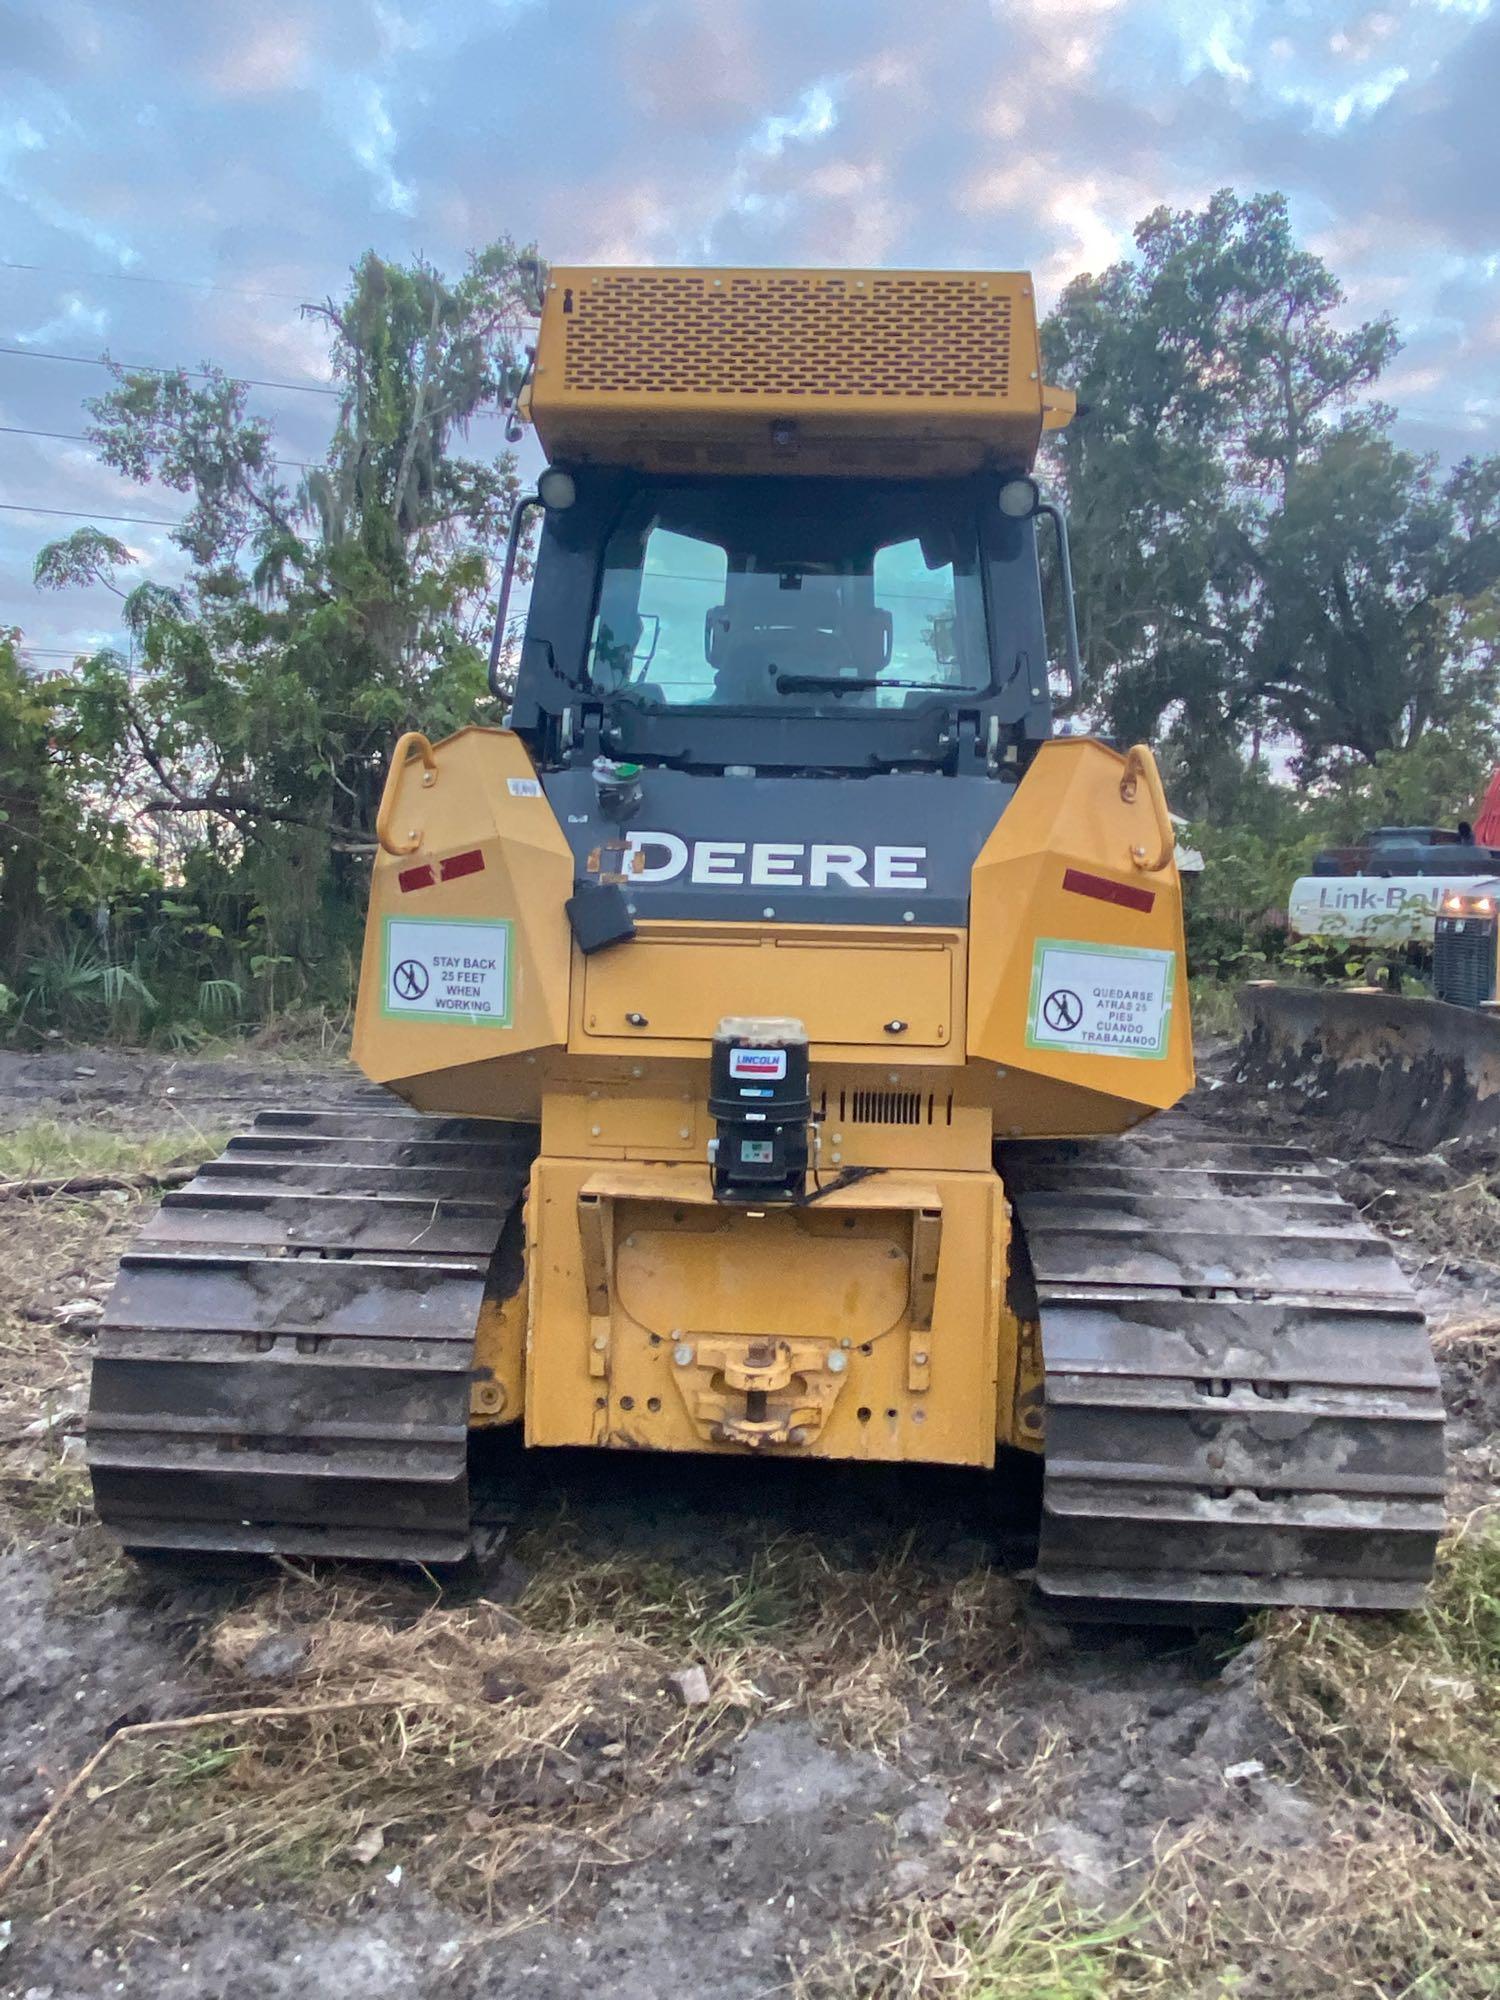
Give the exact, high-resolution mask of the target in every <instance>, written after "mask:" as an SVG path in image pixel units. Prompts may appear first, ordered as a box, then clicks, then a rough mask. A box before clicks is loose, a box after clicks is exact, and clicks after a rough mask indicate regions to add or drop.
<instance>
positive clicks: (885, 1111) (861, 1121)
mask: <svg viewBox="0 0 1500 2000" xmlns="http://www.w3.org/2000/svg"><path fill="white" fill-rule="evenodd" d="M819 1103H820V1107H821V1112H822V1115H823V1117H824V1118H834V1119H836V1120H837V1122H838V1123H839V1124H840V1125H951V1124H952V1123H953V1094H952V1092H951V1091H945V1092H944V1093H943V1094H942V1095H941V1096H939V1094H938V1093H937V1092H936V1091H933V1090H928V1091H921V1090H841V1091H840V1092H839V1094H838V1099H837V1102H836V1103H834V1104H830V1103H829V1101H828V1092H827V1091H826V1090H825V1091H824V1092H823V1093H822V1095H821V1097H820V1099H819Z"/></svg>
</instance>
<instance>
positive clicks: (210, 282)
mask: <svg viewBox="0 0 1500 2000" xmlns="http://www.w3.org/2000/svg"><path fill="white" fill-rule="evenodd" d="M0 271H36V272H39V273H41V274H42V275H43V276H44V277H50V278H66V279H67V280H68V281H69V283H70V284H76V285H93V284H98V285H104V284H109V285H168V286H176V287H179V288H181V289H185V290H187V291H195V292H224V293H227V294H228V295H229V297H231V298H236V299H276V300H278V301H279V302H280V303H282V304H283V305H293V306H305V305H307V304H309V301H308V299H306V298H305V297H304V296H303V295H302V294H301V293H298V292H266V291H259V290H251V289H250V288H249V287H248V286H246V285H223V284H220V283H219V281H218V280H217V279H216V278H160V277H154V276H151V275H149V274H148V273H146V272H144V271H69V270H65V269H64V268H63V267H62V266H61V265H59V264H23V263H19V262H17V261H16V260H15V259H14V258H10V257H0ZM516 318H517V319H518V320H521V321H524V322H525V323H526V324H527V325H529V326H535V325H537V324H538V321H537V316H536V314H535V313H517V315H516Z"/></svg>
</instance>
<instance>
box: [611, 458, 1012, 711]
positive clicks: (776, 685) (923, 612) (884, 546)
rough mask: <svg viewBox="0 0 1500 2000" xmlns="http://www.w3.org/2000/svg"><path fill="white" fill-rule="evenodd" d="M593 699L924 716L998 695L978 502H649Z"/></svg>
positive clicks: (955, 497) (627, 541) (633, 505)
mask: <svg viewBox="0 0 1500 2000" xmlns="http://www.w3.org/2000/svg"><path fill="white" fill-rule="evenodd" d="M589 672H590V677H591V679H592V682H593V685H594V687H595V688H596V689H598V690H599V691H600V692H601V693H604V694H615V695H618V694H621V693H624V692H626V691H629V692H630V693H631V694H632V695H633V696H634V697H635V698H636V699H638V700H640V701H642V702H644V703H647V704H649V705H653V706H655V705H658V704H660V705H663V706H670V707H681V706H703V705H708V704H714V705H717V706H720V707H751V708H774V707H784V706H797V707H802V706H806V705H809V704H814V705H823V704H827V703H837V704H839V705H840V706H845V705H848V706H877V707H891V706H902V705H921V704H923V703H925V702H926V701H928V700H930V699H931V697H932V696H933V694H935V693H944V692H961V691H965V690H967V691H969V692H979V691H981V690H985V689H988V688H989V686H990V683H991V672H990V661H989V651H988V645H987V641H986V634H985V620H984V606H983V595H982V591H981V586H980V580H979V560H978V545H977V533H976V524H975V504H974V500H973V496H972V494H970V493H968V492H967V491H966V490H965V489H962V488H957V487H954V486H952V485H948V486H907V485H898V484H895V483H886V482H880V481H872V482H868V483H856V482H853V481H842V480H841V481H833V480H821V479H801V478H796V479H733V480H721V481H714V482H704V483H702V484H696V483H693V482H690V481H684V482H682V483H681V484H677V485H673V484H666V483H662V484H653V485H647V486H643V487H642V488H640V489H638V490H637V492H636V494H635V495H634V497H633V498H632V499H631V501H630V502H629V503H628V505H627V507H626V510H625V513H624V515H623V517H622V518H621V520H620V521H619V523H618V525H617V526H616V527H615V529H614V531H613V533H612V534H611V535H610V537H609V540H608V542H607V544H606V547H605V552H604V564H603V571H602V575H601V579H600V589H599V602H598V611H597V614H596V616H595V619H594V628H593V635H592V639H591V643H590V652H589Z"/></svg>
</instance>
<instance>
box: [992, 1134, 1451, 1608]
mask: <svg viewBox="0 0 1500 2000" xmlns="http://www.w3.org/2000/svg"><path fill="white" fill-rule="evenodd" d="M1169 1163H1170V1164H1169ZM1001 1171H1002V1173H1003V1174H1004V1176H1005V1179H1006V1183H1007V1186H1008V1187H1009V1188H1010V1189H1011V1190H1012V1195H1013V1201H1014V1206H1015V1212H1016V1220H1017V1224H1018V1228H1019V1233H1020V1235H1021V1238H1022V1241H1023V1243H1024V1253H1025V1254H1024V1257H1023V1259H1022V1260H1021V1266H1022V1271H1023V1273H1025V1274H1029V1275H1027V1276H1025V1277H1024V1279H1023V1283H1029V1285H1030V1287H1031V1288H1032V1295H1033V1296H1034V1303H1033V1302H1032V1297H1028V1296H1027V1295H1026V1294H1025V1293H1024V1292H1023V1293H1022V1295H1020V1296H1019V1297H1018V1304H1019V1305H1020V1307H1021V1309H1023V1310H1026V1311H1035V1313H1036V1315H1037V1317H1038V1319H1039V1321H1040V1326H1041V1335H1042V1348H1043V1358H1044V1362H1045V1368H1046V1403H1047V1425H1046V1471H1045V1479H1044V1488H1043V1515H1042V1529H1041V1542H1040V1552H1039V1559H1038V1565H1037V1583H1038V1585H1039V1587H1040V1588H1041V1589H1042V1590H1043V1591H1044V1592H1045V1593H1047V1594H1048V1595H1049V1596H1053V1597H1056V1598H1059V1599H1063V1600H1067V1601H1069V1602H1071V1603H1073V1604H1074V1605H1075V1606H1076V1607H1078V1609H1079V1611H1080V1615H1088V1616H1091V1617H1094V1616H1099V1615H1101V1611H1103V1612H1108V1611H1109V1610H1110V1607H1113V1611H1114V1615H1116V1616H1125V1617H1128V1616H1130V1615H1131V1614H1130V1607H1131V1606H1132V1605H1133V1604H1134V1605H1149V1606H1151V1607H1152V1608H1153V1611H1154V1613H1155V1614H1156V1615H1162V1614H1163V1613H1164V1612H1175V1613H1177V1614H1180V1615H1181V1616H1182V1617H1184V1618H1185V1619H1188V1620H1191V1619H1192V1618H1194V1617H1197V1616H1199V1615H1200V1614H1202V1613H1205V1612H1213V1611H1214V1610H1222V1609H1225V1608H1232V1607H1242V1606H1243V1607H1249V1606H1254V1605H1262V1604H1309V1605H1326V1606H1330V1607H1339V1608H1359V1607H1365V1608H1369V1609H1379V1610H1389V1609H1399V1608H1403V1607H1406V1606H1409V1605H1411V1604H1414V1603H1416V1602H1417V1601H1418V1600H1419V1599H1420V1596H1421V1592H1422V1588H1423V1586H1424V1584H1425V1583H1426V1581H1427V1579H1428V1578H1429V1576H1430V1575H1431V1571H1432V1563H1433V1558H1434V1554H1435V1551H1436V1546H1437V1540H1438V1536H1439V1535H1440V1534H1441V1532H1442V1527H1443V1490H1444V1477H1443V1471H1444V1464H1443V1410H1442V1402H1441V1397H1440V1394H1439V1389H1438V1378H1437V1370H1436V1367H1435V1366H1434V1363H1433V1360H1432V1354H1431V1350H1430V1348H1429V1346H1428V1342H1427V1337H1426V1330H1425V1326H1424V1322H1423V1319H1422V1316H1421V1313H1420V1311H1419V1310H1418V1308H1417V1304H1416V1300H1415V1298H1414V1296H1413V1294H1412V1292H1411V1288H1410V1286H1409V1285H1408V1283H1407V1281H1406V1278H1405V1276H1404V1275H1403V1273H1402V1271H1401V1269H1400V1267H1399V1265H1398V1264H1397V1263H1396V1260H1395V1258H1394V1256H1393V1255H1392V1253H1391V1250H1390V1248H1389V1246H1388V1245H1387V1244H1386V1243H1385V1242H1384V1241H1383V1240H1382V1239H1381V1238H1380V1237H1379V1236H1377V1235H1376V1234H1375V1232H1374V1231H1373V1230H1371V1229H1370V1228H1368V1227H1367V1226H1366V1224H1365V1223H1364V1222H1363V1221H1362V1220H1360V1219H1359V1217H1358V1216H1357V1215H1355V1214H1354V1212H1353V1211H1352V1210H1351V1209H1349V1207H1348V1206H1347V1204H1344V1203H1343V1202H1341V1201H1340V1200H1339V1198H1338V1195H1337V1192H1336V1190H1335V1189H1333V1187H1332V1186H1331V1184H1330V1183H1329V1182H1328V1181H1327V1180H1326V1179H1325V1178H1324V1177H1323V1176H1321V1174H1320V1173H1319V1171H1318V1168H1317V1165H1316V1162H1315V1161H1314V1160H1313V1159H1312V1156H1311V1155H1310V1154H1308V1153H1305V1152H1303V1151H1302V1150H1301V1149H1298V1148H1278V1147H1272V1146H1266V1145H1262V1144H1260V1143H1258V1142H1249V1143H1246V1142H1236V1141H1218V1140H1215V1139H1214V1138H1213V1137H1212V1136H1211V1135H1206V1134H1204V1133H1203V1132H1202V1131H1201V1130H1197V1129H1193V1130H1190V1131H1188V1132H1184V1133H1180V1134H1179V1133H1178V1132H1176V1131H1175V1129H1174V1120H1173V1119H1172V1118H1171V1117H1170V1116H1169V1117H1166V1118H1163V1119H1160V1120H1158V1121H1156V1123H1155V1125H1154V1126H1153V1128H1152V1131H1151V1133H1150V1135H1149V1137H1147V1136H1146V1135H1141V1136H1140V1137H1137V1138H1134V1139H1127V1140H1117V1141H1110V1142H1105V1143H1104V1144H1102V1145H1101V1146H1100V1147H1099V1148H1098V1150H1097V1151H1095V1150H1094V1149H1093V1148H1091V1147H1089V1146H1088V1145H1086V1144H1083V1143H1079V1142H1074V1143H1070V1144H1068V1145H1064V1146H1054V1147H1039V1146H1013V1147H1010V1148H1007V1149H1005V1151H1004V1152H1003V1154H1002V1157H1001ZM1189 1182H1192V1183H1193V1185H1192V1187H1191V1190H1190V1191H1189V1188H1188V1183H1189Z"/></svg>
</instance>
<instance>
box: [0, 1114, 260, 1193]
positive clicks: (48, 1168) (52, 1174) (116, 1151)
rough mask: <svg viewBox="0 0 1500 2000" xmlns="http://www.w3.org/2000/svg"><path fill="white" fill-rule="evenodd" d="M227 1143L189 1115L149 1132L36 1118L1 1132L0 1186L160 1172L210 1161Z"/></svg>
mask: <svg viewBox="0 0 1500 2000" xmlns="http://www.w3.org/2000/svg"><path fill="white" fill-rule="evenodd" d="M222 1144H223V1138H222V1135H220V1134H219V1133H217V1132H205V1131H202V1130H201V1129H200V1128H199V1127H198V1126H196V1125H194V1124H193V1123H192V1122H191V1120H190V1119H188V1118H186V1117H183V1118H182V1122H181V1124H180V1125H179V1126H178V1127H177V1128H176V1129H175V1130H173V1131H169V1132H155V1133H150V1134H147V1135H145V1136H142V1135H140V1134H136V1133H126V1132H114V1131H110V1130H109V1129H108V1128H107V1127H105V1128H101V1127H100V1126H98V1125H80V1124H71V1123H64V1122H63V1121H61V1120H59V1119H55V1118H37V1119H33V1120H31V1121H30V1122H29V1123H27V1124H25V1125H17V1126H15V1127H13V1128H12V1129H11V1130H10V1131H0V1187H3V1186H4V1185H5V1183H7V1182H14V1181H27V1180H52V1179H55V1178H58V1177H59V1176H61V1175H64V1174H78V1175H89V1174H119V1175H122V1176H127V1175H134V1174H153V1173H161V1172H165V1171H166V1170H168V1169H169V1168H172V1167H179V1166H183V1165H191V1164H193V1163H195V1162H196V1161H198V1160H204V1159H208V1158H210V1157H211V1156H212V1155H213V1154H214V1153H216V1152H218V1151H219V1150H220V1148H221V1146H222Z"/></svg>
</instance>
